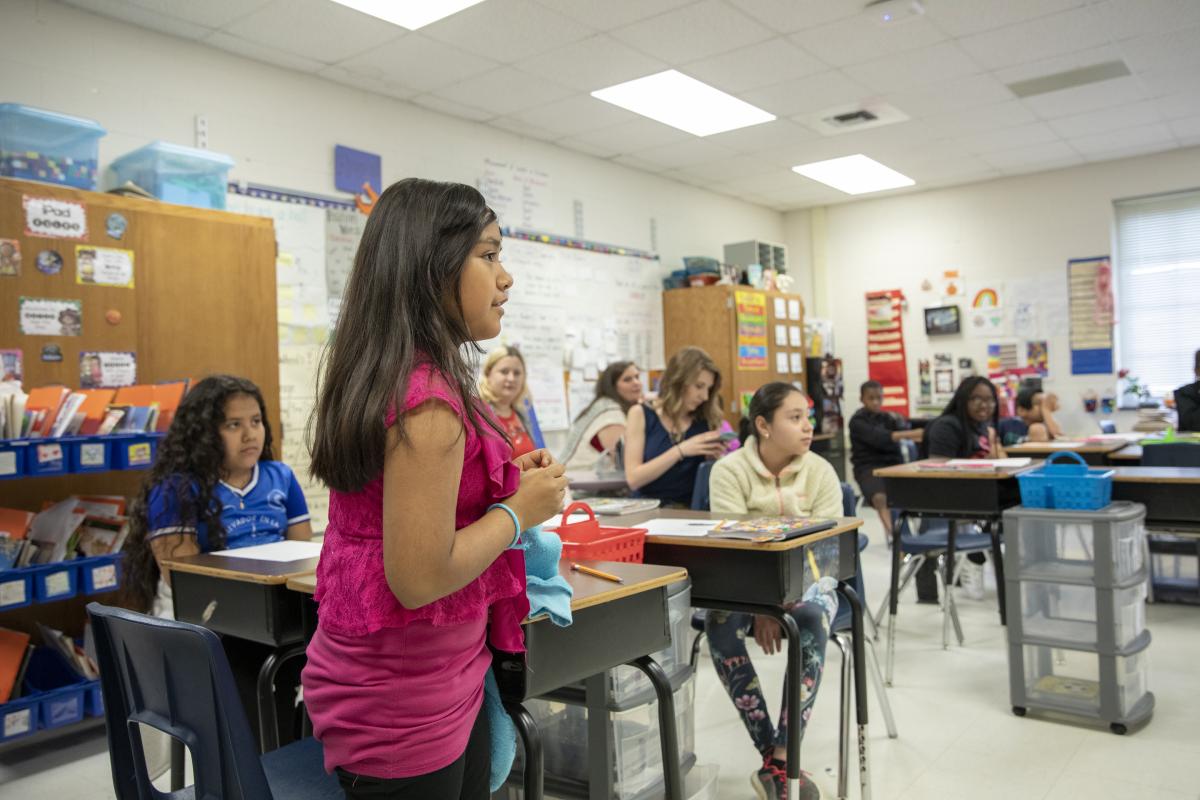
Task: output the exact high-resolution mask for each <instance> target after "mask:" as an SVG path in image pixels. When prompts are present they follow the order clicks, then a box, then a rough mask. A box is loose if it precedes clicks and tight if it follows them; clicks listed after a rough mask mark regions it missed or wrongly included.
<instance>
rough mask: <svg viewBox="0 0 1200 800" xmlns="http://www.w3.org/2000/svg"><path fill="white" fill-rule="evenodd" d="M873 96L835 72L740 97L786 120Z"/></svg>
mask: <svg viewBox="0 0 1200 800" xmlns="http://www.w3.org/2000/svg"><path fill="white" fill-rule="evenodd" d="M873 94H874V93H873V92H872V91H871V90H870V89H867V88H866V87H865V86H863V85H862V84H861V83H858V82H856V81H853V80H851V79H850V78H848V77H846V75H845V74H843V73H841V72H836V71H835V72H821V73H818V74H816V75H809V76H807V77H804V78H796V79H795V80H791V81H784V82H782V83H777V84H774V85H771V86H765V87H763V88H761V89H754V90H752V91H748V92H744V93H742V94H741V98H742V99H743V100H745V101H746V102H747V103H753V104H754V105H756V106H758V107H759V108H762V109H764V110H766V111H769V112H771V113H772V114H774V115H776V116H777V117H790V116H794V115H797V114H808V113H812V112H815V111H824V110H825V109H827V108H833V107H834V106H841V105H848V104H850V103H857V102H860V101H862V100H865V99H867V98H869V97H872V96H873Z"/></svg>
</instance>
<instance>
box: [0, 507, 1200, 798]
mask: <svg viewBox="0 0 1200 800" xmlns="http://www.w3.org/2000/svg"><path fill="white" fill-rule="evenodd" d="M867 530H868V532H869V533H870V534H871V536H872V545H871V546H870V547H869V548H868V549H867V550H866V552H865V553H864V554H863V566H864V572H865V577H866V585H867V594H868V600H870V601H871V604H872V607H874V606H875V605H876V604H877V603H878V602H879V601H880V599H881V598H882V596H883V592H882V588H881V587H884V586H886V585H887V574H888V568H889V562H888V558H887V551H886V549H885V548H884V547H883V546H882V544H881V542H882V535H881V534H880V533H879V529H878V524H877V522H875V521H874V520H871V521H870V522H869V523H868V527H867ZM989 570H990V567H989ZM959 597H960V600H959V604H958V605H959V611H960V614H961V616H962V622H963V628H964V633H965V635H966V645H965V646H964V647H957V646H952V647H951V649H950V650H949V651H943V650H942V646H941V613H940V611H939V610H938V609H937V608H936V607H934V606H918V605H915V604H914V603H913V596H912V590H911V589H909V590H908V592H907V593H906V596H905V597H904V603H903V605H902V606H901V611H900V617H899V620H900V623H899V627H898V634H897V642H898V647H897V654H896V678H895V686H894V687H893V688H892V689H891V690H890V697H891V701H892V708H893V710H894V712H895V715H896V722H897V726H898V727H899V732H900V737H899V738H898V739H888V738H887V734H886V732H885V730H884V727H883V723H882V720H881V719H880V716H879V714H878V710H877V707H876V706H875V704H874V700H872V705H871V717H872V722H871V740H870V758H871V768H872V781H873V792H874V795H873V796H874V797H875V798H876V800H918V799H920V800H930V799H931V798H938V800H957V799H958V798H963V799H964V800H993V798H995V799H997V800H999V798H1005V799H1007V798H1022V800H1038V799H1039V798H1047V799H1050V800H1109V798H1112V800H1151V799H1153V800H1198V799H1200V766H1198V765H1200V677H1197V676H1198V675H1200V671H1198V669H1197V665H1200V608H1196V607H1191V606H1180V605H1162V604H1159V605H1151V606H1149V608H1148V612H1147V618H1148V621H1149V626H1150V628H1151V631H1152V634H1153V637H1154V641H1153V644H1152V645H1151V649H1150V681H1151V688H1152V689H1153V691H1154V693H1155V697H1156V700H1157V704H1156V708H1155V712H1154V717H1153V718H1152V719H1151V721H1150V723H1149V724H1148V725H1147V726H1145V727H1144V728H1142V729H1141V730H1137V731H1134V732H1132V733H1130V734H1129V735H1127V736H1124V737H1119V736H1116V735H1114V734H1112V733H1109V732H1108V730H1107V729H1106V728H1089V727H1085V726H1080V725H1076V724H1069V723H1063V722H1051V721H1047V720H1044V719H1035V718H1031V717H1030V718H1025V719H1020V718H1017V717H1015V716H1013V715H1012V713H1011V711H1010V708H1009V701H1008V663H1007V657H1006V655H1005V649H1004V642H1005V639H1004V629H1003V628H1001V627H1000V624H999V620H998V618H997V616H996V600H995V592H994V590H993V589H991V588H990V587H989V589H988V591H987V594H986V595H985V598H984V600H982V601H974V600H969V599H966V598H963V597H962V595H961V593H960V594H959ZM881 645H882V643H881ZM837 653H838V651H837V648H836V647H834V646H832V645H831V646H830V651H829V658H828V671H827V675H826V681H825V683H824V685H823V687H822V691H821V693H820V695H819V696H818V699H817V706H816V709H815V711H814V714H813V718H812V722H811V725H810V727H809V729H808V734H807V735H806V737H805V741H804V751H803V752H804V765H805V768H806V769H807V770H809V771H811V772H813V773H815V774H816V775H817V779H818V782H819V783H820V784H821V785H822V787H823V788H824V790H825V792H826V796H827V797H833V795H834V789H835V787H836V784H837V778H836V765H837V718H838V683H839V675H840V670H839V664H840V661H839V656H838V654H837ZM882 656H883V652H882V646H881V649H880V657H881V658H882ZM755 663H756V664H757V665H758V666H759V673H760V676H761V678H762V680H763V682H764V684H765V686H764V688H765V691H766V695H767V698H768V699H769V700H771V702H772V704H773V707H772V713H773V714H776V713H778V705H777V703H778V698H779V696H780V688H781V685H782V677H783V659H782V657H780V656H775V657H773V658H766V657H762V656H759V657H757V658H756V660H755ZM696 705H697V713H696V719H697V722H696V740H697V745H696V749H697V756H698V758H699V760H700V761H701V762H702V763H708V764H716V765H719V766H720V771H721V772H720V783H719V787H720V788H719V792H718V797H720V798H722V799H723V800H724V799H725V798H729V800H735V799H740V798H752V797H753V796H754V795H753V792H752V790H751V789H750V784H749V781H748V777H749V775H750V772H751V771H752V769H753V768H754V767H755V759H756V755H755V752H754V750H753V748H752V747H751V745H750V742H749V738H748V737H747V736H746V733H745V731H744V729H743V728H742V726H741V723H740V721H739V720H738V718H737V716H736V715H735V713H734V710H733V707H732V704H731V703H730V702H729V699H728V697H727V696H726V695H725V692H724V690H723V689H722V688H721V685H720V683H718V681H717V680H716V677H715V675H714V673H713V670H712V666H711V664H710V663H709V662H708V661H707V656H706V655H702V658H701V667H700V669H699V675H698V679H697V691H696ZM850 784H851V795H850V796H851V797H857V796H858V791H857V788H856V787H857V777H856V776H852V779H851V782H850ZM0 796H3V797H4V798H5V800H7V799H8V798H14V800H15V799H16V798H48V797H53V798H55V800H75V798H80V799H83V798H87V800H92V798H97V799H102V798H112V797H113V796H114V795H113V793H112V780H111V776H110V774H109V764H108V755H107V752H106V749H105V746H104V738H103V735H102V734H96V735H92V736H86V737H83V738H80V739H77V740H75V741H66V742H64V741H60V742H58V743H56V744H55V745H53V746H47V747H45V748H37V749H28V750H25V751H16V753H14V754H10V755H6V756H4V757H2V758H0Z"/></svg>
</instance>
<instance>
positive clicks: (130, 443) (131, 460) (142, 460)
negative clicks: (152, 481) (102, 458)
mask: <svg viewBox="0 0 1200 800" xmlns="http://www.w3.org/2000/svg"><path fill="white" fill-rule="evenodd" d="M158 440H159V437H158V436H156V435H154V434H150V433H121V434H117V435H116V436H112V437H110V441H111V444H112V468H113V469H146V468H148V467H149V466H150V465H151V464H153V463H154V454H155V453H157V452H158Z"/></svg>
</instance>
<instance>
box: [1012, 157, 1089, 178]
mask: <svg viewBox="0 0 1200 800" xmlns="http://www.w3.org/2000/svg"><path fill="white" fill-rule="evenodd" d="M1084 163H1087V159H1086V158H1084V157H1083V156H1081V155H1079V154H1078V153H1076V154H1074V155H1070V156H1063V157H1062V158H1059V159H1055V160H1053V161H1041V162H1038V163H1036V164H1014V165H1012V166H1011V167H1000V168H999V169H1000V174H1001V175H1028V174H1030V173H1031V172H1049V171H1050V170H1055V169H1066V168H1067V167H1077V166H1079V165H1080V164H1084Z"/></svg>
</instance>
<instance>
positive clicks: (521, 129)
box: [488, 117, 561, 142]
mask: <svg viewBox="0 0 1200 800" xmlns="http://www.w3.org/2000/svg"><path fill="white" fill-rule="evenodd" d="M488 127H489V128H500V129H502V130H506V131H508V132H509V133H515V134H517V135H518V136H525V137H528V138H530V139H539V140H541V141H544V142H550V141H554V140H555V139H559V138H561V137H560V136H559V135H558V134H555V133H551V132H550V131H548V130H546V129H545V128H543V127H541V126H540V125H530V124H529V123H528V122H522V121H521V120H519V119H515V118H513V117H497V118H496V119H493V120H491V121H489V122H488Z"/></svg>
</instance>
